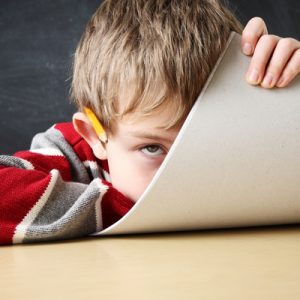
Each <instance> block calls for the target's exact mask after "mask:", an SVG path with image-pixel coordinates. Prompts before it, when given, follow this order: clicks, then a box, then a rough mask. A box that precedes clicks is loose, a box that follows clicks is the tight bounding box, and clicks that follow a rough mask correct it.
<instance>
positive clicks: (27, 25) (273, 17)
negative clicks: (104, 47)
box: [0, 0, 300, 154]
mask: <svg viewBox="0 0 300 300" xmlns="http://www.w3.org/2000/svg"><path fill="white" fill-rule="evenodd" d="M100 2H101V1H99V0H43V1H40V0H26V1H24V0H10V1H0V107H1V109H0V153H1V154H11V153H13V152H15V151H18V150H24V149H28V148H29V146H30V142H31V139H32V137H33V135H34V134H35V133H37V132H40V131H44V130H46V129H47V128H49V127H50V126H51V125H53V124H54V123H56V122H64V121H70V120H71V116H72V113H73V112H74V111H75V110H74V107H73V105H72V104H71V103H70V100H69V96H68V93H69V88H70V82H71V81H70V77H71V66H72V56H73V53H74V50H75V47H76V44H77V43H78V41H79V38H80V36H81V33H82V31H83V29H84V26H85V24H86V23H87V21H88V19H89V18H90V17H91V15H92V13H93V12H94V11H95V9H96V8H97V7H98V5H99V4H100ZM228 2H229V4H230V6H231V8H232V9H233V10H234V12H235V13H236V15H237V16H238V18H239V19H240V20H241V22H242V23H243V24H246V21H247V20H249V19H250V18H251V17H253V16H261V17H262V18H263V19H264V20H265V21H266V23H267V25H268V29H269V32H270V33H273V34H277V35H280V36H291V37H295V38H297V39H300V2H299V0H285V1H276V0H273V1H272V0H252V1H249V0H229V1H228Z"/></svg>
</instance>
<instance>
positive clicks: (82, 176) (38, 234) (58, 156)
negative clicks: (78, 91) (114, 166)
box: [0, 125, 133, 244]
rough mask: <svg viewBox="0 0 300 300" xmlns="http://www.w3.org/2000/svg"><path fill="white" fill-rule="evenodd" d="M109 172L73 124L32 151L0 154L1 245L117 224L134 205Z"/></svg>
mask: <svg viewBox="0 0 300 300" xmlns="http://www.w3.org/2000/svg"><path fill="white" fill-rule="evenodd" d="M58 127H59V126H58ZM59 129H60V130H59ZM61 131H65V133H66V136H67V138H66V139H65V136H64V135H63V134H62V133H61ZM104 172H105V171H104V170H102V169H100V167H99V165H98V164H97V162H96V159H95V158H94V156H93V155H92V152H91V151H90V149H89V148H88V147H86V145H85V144H84V141H82V140H80V139H79V138H78V137H77V136H76V135H75V131H74V132H73V131H72V129H71V127H70V126H69V125H60V128H54V127H53V128H51V129H50V130H48V131H47V132H45V133H43V134H39V135H37V136H36V137H35V138H34V141H33V147H32V149H31V150H30V151H22V152H18V153H16V154H15V155H14V156H0V186H1V197H0V244H10V243H26V242H34V241H47V240H58V239H68V238H75V237H81V236H86V235H88V234H90V233H93V232H96V231H99V230H101V229H102V228H103V227H107V226H109V225H110V224H111V223H113V222H115V221H116V220H117V219H118V218H120V217H122V215H124V214H125V213H126V212H127V211H128V210H129V209H130V208H131V206H132V205H133V204H132V203H131V201H130V200H129V199H127V198H125V197H124V196H123V195H121V194H120V193H119V192H118V191H116V190H115V189H113V188H112V187H111V185H110V184H109V183H108V182H107V181H105V180H104V179H103V178H102V179H101V178H100V177H101V174H103V173H104Z"/></svg>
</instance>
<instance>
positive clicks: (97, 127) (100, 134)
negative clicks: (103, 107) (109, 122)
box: [84, 107, 107, 143]
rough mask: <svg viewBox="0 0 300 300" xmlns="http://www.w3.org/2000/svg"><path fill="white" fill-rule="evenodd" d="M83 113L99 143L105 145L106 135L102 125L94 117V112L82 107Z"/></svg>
mask: <svg viewBox="0 0 300 300" xmlns="http://www.w3.org/2000/svg"><path fill="white" fill-rule="evenodd" d="M84 112H85V114H86V116H87V118H88V119H89V120H90V122H91V123H92V125H93V128H94V130H95V132H96V134H97V136H98V137H99V139H100V141H102V142H103V143H106V142H107V135H106V133H105V130H104V128H103V126H102V124H101V123H100V121H99V120H98V118H97V117H96V115H95V114H94V112H93V111H92V110H91V109H89V108H87V107H84Z"/></svg>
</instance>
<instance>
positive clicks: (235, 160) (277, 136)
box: [99, 34, 300, 235]
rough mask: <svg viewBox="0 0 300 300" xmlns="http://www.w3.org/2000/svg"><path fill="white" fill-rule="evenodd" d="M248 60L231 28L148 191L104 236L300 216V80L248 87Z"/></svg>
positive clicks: (278, 220)
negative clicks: (273, 86) (284, 85)
mask: <svg viewBox="0 0 300 300" xmlns="http://www.w3.org/2000/svg"><path fill="white" fill-rule="evenodd" d="M248 65H249V58H248V57H245V56H244V55H243V54H242V53H241V51H240V36H239V35H237V34H232V35H231V37H230V40H229V43H228V48H227V50H226V53H225V54H224V56H223V57H222V58H221V59H220V60H219V63H218V64H217V66H216V68H215V70H214V72H213V73H212V75H211V77H210V79H209V80H208V82H207V84H206V87H205V88H204V89H203V91H202V93H201V95H200V96H199V98H198V100H197V102H196V103H195V105H194V107H193V109H192V110H191V112H190V114H189V116H188V118H187V120H186V122H185V124H184V126H183V128H182V129H181V131H180V133H179V135H178V137H177V139H176V141H175V142H174V145H173V147H172V149H171V151H170V153H169V154H168V156H167V158H166V159H165V161H164V163H163V165H162V166H161V168H160V169H159V171H158V172H157V174H156V176H155V177H154V179H153V180H152V182H151V184H150V185H149V187H148V189H147V190H146V191H145V193H144V195H143V196H142V197H141V199H140V200H139V201H138V202H137V203H136V205H135V206H134V207H133V209H132V210H131V211H130V212H129V213H128V214H127V215H126V216H125V217H124V218H122V219H121V220H120V221H119V222H117V223H116V224H114V225H112V226H111V227H109V228H107V229H106V230H104V231H102V232H100V233H99V234H101V235H102V234H124V233H141V232H159V231H178V230H179V231H181V230H194V229H205V228H222V227H237V226H252V225H266V224H284V223H295V222H299V221H300V80H299V78H297V79H296V80H295V82H294V83H293V84H291V85H290V86H289V87H288V88H285V89H272V90H266V89H262V88H260V87H254V86H250V85H249V84H247V83H246V81H245V79H244V74H245V72H246V69H247V67H248Z"/></svg>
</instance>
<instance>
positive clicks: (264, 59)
mask: <svg viewBox="0 0 300 300" xmlns="http://www.w3.org/2000/svg"><path fill="white" fill-rule="evenodd" d="M279 39H280V38H279V37H278V36H275V35H263V36H262V37H261V38H260V39H259V40H258V42H257V45H256V47H255V50H254V54H253V56H252V59H251V62H250V65H249V68H248V71H247V73H246V80H247V81H248V83H250V84H253V85H257V84H260V83H261V82H262V80H263V78H264V77H265V71H266V67H267V64H268V62H269V60H270V57H271V56H272V54H273V51H274V49H275V47H276V45H277V43H278V41H279ZM266 75H267V74H266ZM265 80H266V81H270V80H272V78H270V74H268V75H267V76H266V78H265Z"/></svg>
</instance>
